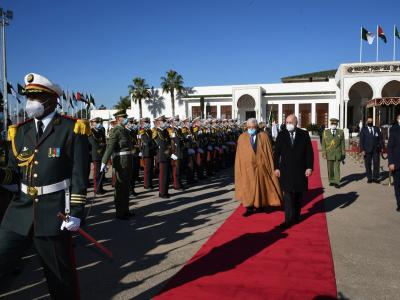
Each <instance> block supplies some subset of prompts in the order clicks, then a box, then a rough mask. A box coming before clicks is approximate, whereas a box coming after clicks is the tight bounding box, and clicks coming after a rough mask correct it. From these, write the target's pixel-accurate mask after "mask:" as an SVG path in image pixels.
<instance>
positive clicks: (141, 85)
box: [128, 77, 150, 118]
mask: <svg viewBox="0 0 400 300" xmlns="http://www.w3.org/2000/svg"><path fill="white" fill-rule="evenodd" d="M132 82H133V84H131V85H129V86H128V88H129V94H131V95H132V99H133V101H134V102H135V103H139V116H140V118H142V100H143V99H148V98H149V97H150V92H149V86H148V85H147V83H146V80H145V79H144V78H140V77H136V78H133V80H132Z"/></svg>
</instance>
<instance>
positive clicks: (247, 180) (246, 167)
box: [235, 132, 282, 208]
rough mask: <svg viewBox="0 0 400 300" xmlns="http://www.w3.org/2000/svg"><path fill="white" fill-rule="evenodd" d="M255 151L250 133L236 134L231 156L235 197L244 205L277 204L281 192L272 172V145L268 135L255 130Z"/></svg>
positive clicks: (278, 203)
mask: <svg viewBox="0 0 400 300" xmlns="http://www.w3.org/2000/svg"><path fill="white" fill-rule="evenodd" d="M256 147H257V150H256V153H255V152H254V150H253V147H252V146H251V142H250V135H249V134H248V133H247V132H245V133H243V134H241V135H240V137H239V140H238V144H237V150H236V158H235V196H236V199H237V200H238V201H240V202H241V203H242V205H243V206H244V207H250V206H254V207H257V208H258V207H265V206H280V205H281V203H282V192H281V188H280V185H279V179H278V178H277V177H276V176H275V173H274V162H273V157H272V147H271V142H270V140H269V137H268V135H267V134H266V133H265V132H259V133H258V134H257V138H256Z"/></svg>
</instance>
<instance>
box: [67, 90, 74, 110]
mask: <svg viewBox="0 0 400 300" xmlns="http://www.w3.org/2000/svg"><path fill="white" fill-rule="evenodd" d="M67 99H68V101H69V105H71V107H72V109H74V104H73V103H72V97H71V95H70V94H69V93H68V92H67Z"/></svg>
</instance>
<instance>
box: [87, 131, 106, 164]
mask: <svg viewBox="0 0 400 300" xmlns="http://www.w3.org/2000/svg"><path fill="white" fill-rule="evenodd" d="M89 144H90V146H91V161H100V160H101V159H102V158H103V155H104V151H105V150H106V134H105V131H104V128H100V129H96V128H92V134H91V135H90V136H89Z"/></svg>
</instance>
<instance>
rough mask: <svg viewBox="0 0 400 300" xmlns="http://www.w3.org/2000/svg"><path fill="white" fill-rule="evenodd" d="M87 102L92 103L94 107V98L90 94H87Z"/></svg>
mask: <svg viewBox="0 0 400 300" xmlns="http://www.w3.org/2000/svg"><path fill="white" fill-rule="evenodd" d="M89 102H90V103H92V104H93V105H94V106H96V103H95V102H94V98H93V96H92V94H89Z"/></svg>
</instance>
